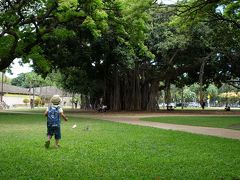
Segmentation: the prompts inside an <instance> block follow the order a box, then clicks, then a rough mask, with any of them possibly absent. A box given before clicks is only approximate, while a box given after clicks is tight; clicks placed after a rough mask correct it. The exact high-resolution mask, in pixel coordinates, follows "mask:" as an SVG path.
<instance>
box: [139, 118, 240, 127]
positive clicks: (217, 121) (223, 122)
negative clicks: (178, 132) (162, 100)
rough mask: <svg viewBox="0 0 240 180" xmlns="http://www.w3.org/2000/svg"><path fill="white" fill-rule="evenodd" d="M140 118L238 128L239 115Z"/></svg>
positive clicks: (172, 122) (170, 122)
mask: <svg viewBox="0 0 240 180" xmlns="http://www.w3.org/2000/svg"><path fill="white" fill-rule="evenodd" d="M141 120H144V121H153V122H161V123H169V124H183V125H192V126H206V127H217V128H227V129H236V130H240V117H239V116H161V117H150V118H142V119H141Z"/></svg>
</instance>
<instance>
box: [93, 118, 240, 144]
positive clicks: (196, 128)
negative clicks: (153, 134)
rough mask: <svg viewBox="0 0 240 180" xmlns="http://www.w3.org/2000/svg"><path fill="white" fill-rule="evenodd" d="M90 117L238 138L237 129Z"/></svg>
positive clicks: (239, 136)
mask: <svg viewBox="0 0 240 180" xmlns="http://www.w3.org/2000/svg"><path fill="white" fill-rule="evenodd" d="M92 117H93V118H97V119H101V120H108V121H112V122H118V123H125V124H132V125H139V126H147V127H154V128H159V129H166V130H174V131H183V132H189V133H193V134H202V135H209V136H216V137H222V138H230V139H238V140H240V131H238V130H231V129H224V128H213V127H202V126H190V125H178V124H167V123H159V122H150V121H142V120H140V118H141V117H138V116H134V117H133V116H123V117H116V116H105V115H104V116H92Z"/></svg>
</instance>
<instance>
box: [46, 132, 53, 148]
mask: <svg viewBox="0 0 240 180" xmlns="http://www.w3.org/2000/svg"><path fill="white" fill-rule="evenodd" d="M51 138H52V136H51V135H48V136H47V141H46V142H45V147H46V148H49V145H50V140H51Z"/></svg>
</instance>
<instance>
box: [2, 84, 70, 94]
mask: <svg viewBox="0 0 240 180" xmlns="http://www.w3.org/2000/svg"><path fill="white" fill-rule="evenodd" d="M1 92H2V85H1V83H0V94H1ZM34 92H35V93H34V94H35V95H39V96H42V97H52V96H53V95H55V94H58V95H59V96H62V97H63V96H64V97H71V94H70V93H67V92H66V91H64V90H61V89H58V88H57V87H54V86H45V87H36V88H34ZM3 93H4V94H6V93H8V94H22V95H32V94H33V88H31V89H29V88H23V87H18V86H13V85H10V84H5V83H3Z"/></svg>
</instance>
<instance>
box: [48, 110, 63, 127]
mask: <svg viewBox="0 0 240 180" xmlns="http://www.w3.org/2000/svg"><path fill="white" fill-rule="evenodd" d="M47 125H48V126H50V127H59V126H60V113H59V107H54V106H50V107H49V108H48V120H47Z"/></svg>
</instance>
